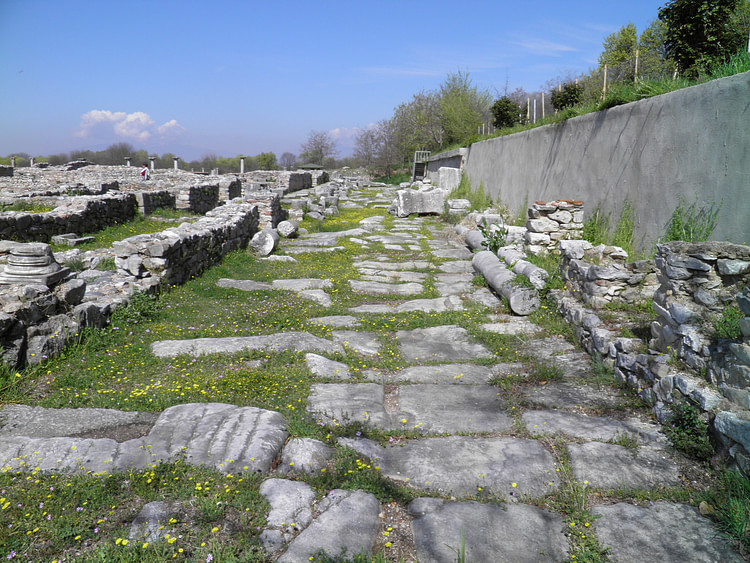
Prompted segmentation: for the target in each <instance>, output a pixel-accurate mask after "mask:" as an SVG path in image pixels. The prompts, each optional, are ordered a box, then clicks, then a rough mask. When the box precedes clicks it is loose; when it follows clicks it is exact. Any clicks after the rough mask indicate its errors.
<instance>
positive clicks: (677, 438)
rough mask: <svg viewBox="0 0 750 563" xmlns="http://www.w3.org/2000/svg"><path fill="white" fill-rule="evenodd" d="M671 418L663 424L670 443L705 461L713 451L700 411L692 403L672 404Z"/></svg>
mask: <svg viewBox="0 0 750 563" xmlns="http://www.w3.org/2000/svg"><path fill="white" fill-rule="evenodd" d="M670 408H671V411H672V418H671V419H670V421H669V424H667V425H666V426H664V433H665V434H666V435H667V438H669V441H670V442H672V445H673V446H674V447H675V448H676V449H678V450H680V451H681V452H683V453H685V454H687V455H689V456H692V457H695V458H697V459H700V460H703V461H706V460H708V459H710V458H711V456H712V455H713V453H714V449H713V446H711V442H710V441H709V439H708V426H707V425H706V423H705V422H703V420H701V418H700V411H699V410H698V409H697V408H696V407H694V406H693V405H689V404H687V403H677V404H674V405H672V406H671V407H670Z"/></svg>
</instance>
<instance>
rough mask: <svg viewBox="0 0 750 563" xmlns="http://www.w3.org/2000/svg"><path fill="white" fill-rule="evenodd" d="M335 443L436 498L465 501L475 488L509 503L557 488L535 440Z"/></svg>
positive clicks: (553, 473)
mask: <svg viewBox="0 0 750 563" xmlns="http://www.w3.org/2000/svg"><path fill="white" fill-rule="evenodd" d="M339 444H340V445H342V446H346V447H349V448H352V449H354V450H356V451H357V452H359V453H361V454H362V455H365V456H368V457H369V458H371V459H372V460H373V461H374V462H377V463H378V464H379V467H380V471H381V473H382V474H383V475H384V476H386V477H388V478H389V479H393V480H394V481H397V482H399V483H402V484H409V485H411V486H413V487H416V488H418V489H420V490H424V491H431V492H434V493H436V494H440V495H455V496H458V497H466V496H469V495H474V494H477V492H478V487H481V488H482V491H483V492H484V493H485V494H490V495H499V496H502V497H504V498H505V499H506V500H514V499H517V498H519V496H520V495H525V494H529V495H532V496H539V495H544V494H547V493H549V492H551V491H553V490H556V489H557V487H558V486H559V480H558V477H557V472H556V471H555V462H554V459H553V458H552V455H551V454H550V453H549V452H548V451H547V450H545V449H544V448H543V447H542V446H541V444H539V442H537V441H535V440H527V439H524V438H508V437H501V438H475V437H471V436H447V437H444V438H423V439H418V440H410V441H408V442H406V443H402V444H399V445H397V446H385V447H384V446H380V445H379V444H378V443H377V442H373V441H372V440H366V439H352V438H341V439H339ZM514 483H515V486H513V484H514Z"/></svg>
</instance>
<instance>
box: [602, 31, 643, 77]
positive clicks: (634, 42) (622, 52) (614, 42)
mask: <svg viewBox="0 0 750 563" xmlns="http://www.w3.org/2000/svg"><path fill="white" fill-rule="evenodd" d="M637 48H638V31H637V30H636V28H635V25H633V24H632V23H629V24H628V25H625V26H623V27H621V28H620V31H618V32H617V33H612V34H611V35H608V36H607V37H605V38H604V51H603V52H602V54H601V55H599V68H600V69H602V68H604V65H607V72H608V75H609V76H611V77H612V79H613V81H630V82H632V81H633V78H634V77H635V52H636V49H637Z"/></svg>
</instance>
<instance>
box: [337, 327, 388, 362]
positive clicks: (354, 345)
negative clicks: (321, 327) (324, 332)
mask: <svg viewBox="0 0 750 563" xmlns="http://www.w3.org/2000/svg"><path fill="white" fill-rule="evenodd" d="M331 338H332V339H333V341H334V342H336V343H337V344H340V345H342V346H343V347H344V348H350V349H351V350H353V351H355V352H356V353H357V354H360V355H362V356H377V355H378V354H379V353H380V349H381V348H382V347H383V345H382V343H381V342H380V340H379V339H378V335H377V334H375V333H373V332H356V331H353V330H335V331H333V332H332V333H331Z"/></svg>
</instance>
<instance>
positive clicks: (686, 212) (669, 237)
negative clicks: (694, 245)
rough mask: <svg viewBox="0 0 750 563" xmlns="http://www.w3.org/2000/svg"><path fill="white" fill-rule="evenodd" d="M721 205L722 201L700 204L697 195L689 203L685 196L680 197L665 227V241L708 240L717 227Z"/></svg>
mask: <svg viewBox="0 0 750 563" xmlns="http://www.w3.org/2000/svg"><path fill="white" fill-rule="evenodd" d="M721 206H722V204H721V203H718V204H717V203H716V202H715V201H709V202H705V203H703V204H699V202H698V198H697V196H696V199H695V201H694V202H693V203H691V204H690V205H688V204H687V202H686V201H685V199H684V198H682V197H679V198H678V203H677V207H675V209H674V211H673V212H672V216H671V217H670V219H669V223H667V226H666V228H665V233H664V237H663V242H669V241H673V240H681V241H685V242H702V241H705V240H708V237H710V236H711V233H712V232H713V231H714V229H715V228H716V222H717V218H718V215H719V211H720V210H721Z"/></svg>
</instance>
